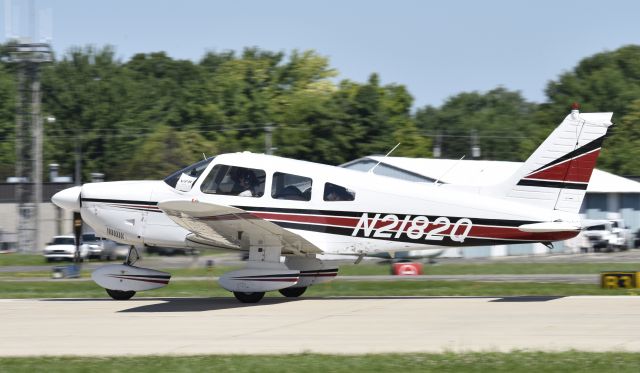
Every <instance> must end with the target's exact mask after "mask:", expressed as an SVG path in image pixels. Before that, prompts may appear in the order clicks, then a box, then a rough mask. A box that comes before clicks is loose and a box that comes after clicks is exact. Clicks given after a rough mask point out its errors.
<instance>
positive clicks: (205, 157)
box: [202, 153, 207, 161]
mask: <svg viewBox="0 0 640 373" xmlns="http://www.w3.org/2000/svg"><path fill="white" fill-rule="evenodd" d="M202 158H204V160H205V161H206V160H207V155H206V154H204V153H202Z"/></svg>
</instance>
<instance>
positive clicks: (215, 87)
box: [0, 45, 640, 180]
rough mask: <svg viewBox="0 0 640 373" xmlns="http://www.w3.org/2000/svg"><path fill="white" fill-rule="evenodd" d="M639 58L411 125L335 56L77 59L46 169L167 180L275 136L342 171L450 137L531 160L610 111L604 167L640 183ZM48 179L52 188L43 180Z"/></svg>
mask: <svg viewBox="0 0 640 373" xmlns="http://www.w3.org/2000/svg"><path fill="white" fill-rule="evenodd" d="M5 54H6V48H5V46H4V45H0V55H5ZM638 61H640V46H633V45H632V46H627V47H623V48H620V49H618V50H615V51H612V52H603V53H599V54H596V55H594V56H591V57H588V58H585V59H584V60H582V61H581V62H580V63H579V64H578V65H577V66H576V67H575V69H573V70H571V71H569V72H566V73H563V74H562V75H560V76H559V77H558V79H557V80H555V81H551V82H550V83H549V85H548V87H547V90H546V92H547V95H548V98H549V99H548V102H545V103H543V104H540V105H537V104H534V103H530V102H527V101H526V100H525V99H524V98H523V97H522V95H521V94H520V93H519V92H517V91H509V90H507V89H505V88H502V87H497V88H495V89H493V90H490V91H488V92H483V93H479V92H463V93H460V94H458V95H455V96H453V97H451V98H449V99H448V100H447V101H446V102H445V103H444V104H443V105H442V106H441V107H432V106H426V107H423V108H419V109H418V110H417V111H416V112H415V113H412V112H411V110H412V103H413V98H412V97H411V94H410V93H409V92H408V90H407V88H406V87H404V86H402V85H397V84H383V83H382V82H381V78H380V77H379V76H378V75H377V74H375V73H373V74H371V75H370V77H369V79H368V80H367V81H366V82H364V83H358V82H353V81H349V80H343V81H340V82H336V81H335V80H333V79H334V78H335V77H336V76H337V72H336V70H335V69H333V68H331V66H330V64H329V60H328V58H327V57H324V56H321V55H319V54H317V53H316V52H314V51H311V50H307V51H297V50H294V51H292V52H290V53H288V54H285V53H283V52H270V51H264V50H260V49H258V48H247V49H245V50H244V51H242V52H241V53H235V52H231V51H224V52H215V51H209V52H207V53H206V54H205V55H204V56H203V58H202V59H201V60H200V61H198V62H192V61H187V60H176V59H173V58H171V57H170V56H168V55H167V54H166V53H164V52H155V53H141V54H137V55H135V56H133V57H132V58H131V59H129V60H128V61H124V62H123V61H120V60H118V59H117V58H116V57H115V51H114V50H113V48H111V47H109V46H107V47H103V48H95V47H85V48H74V49H71V50H69V51H68V52H67V53H65V54H64V55H62V56H61V57H60V58H58V59H56V60H55V61H54V62H53V63H51V64H49V65H48V66H46V67H43V73H42V88H43V114H44V116H49V115H52V116H55V117H56V121H55V123H45V144H44V147H45V151H44V154H45V162H46V163H50V162H55V163H59V164H60V165H61V170H60V173H61V174H62V175H73V173H74V166H75V160H74V154H75V153H76V151H80V152H81V153H82V170H83V176H82V177H83V180H87V179H88V176H89V173H91V172H104V173H105V174H106V178H107V179H108V180H117V179H129V178H158V177H161V176H164V175H166V174H167V173H169V172H171V171H174V170H175V169H176V168H177V167H180V166H182V165H184V164H186V163H188V162H191V161H193V160H197V159H200V157H201V156H202V153H205V154H206V155H208V156H209V155H214V154H215V153H217V152H233V151H242V150H249V151H255V152H262V151H264V148H265V133H266V128H268V127H271V128H272V129H273V143H272V146H273V147H274V148H275V149H276V150H275V153H276V154H278V155H282V156H288V157H293V158H298V159H304V160H309V161H315V162H321V163H328V164H340V163H344V162H347V161H350V160H353V159H356V158H359V157H362V156H366V155H370V154H385V153H387V152H388V151H389V150H390V149H392V148H393V147H394V146H395V145H396V144H397V143H401V145H400V147H399V148H398V149H397V150H396V151H395V152H394V153H393V155H395V156H409V157H429V156H431V152H432V148H433V145H434V143H436V142H437V141H438V140H437V135H440V137H441V143H442V157H444V158H459V157H461V156H462V155H466V156H467V158H470V157H471V154H470V149H471V145H472V144H471V141H472V140H471V139H472V136H471V135H472V134H473V133H475V135H476V136H477V139H478V144H479V145H480V147H481V150H482V154H481V158H483V159H495V160H524V159H526V158H527V157H528V156H529V154H530V153H531V152H532V151H533V150H534V149H535V148H536V147H537V146H538V145H539V144H540V143H541V141H542V140H543V139H544V137H546V136H547V135H548V134H549V132H550V130H551V129H552V128H553V127H554V126H555V125H557V124H558V123H559V121H560V120H561V119H562V118H563V117H564V116H565V115H566V114H567V113H568V111H569V105H570V103H571V102H573V101H578V102H580V103H581V104H582V108H583V109H582V110H583V111H614V112H615V119H616V122H618V126H617V128H616V130H615V131H614V134H613V135H612V136H611V138H610V139H609V140H608V142H607V143H605V148H604V150H603V157H602V161H601V162H600V166H601V167H603V168H605V169H607V170H610V171H613V172H617V173H623V174H639V173H640V161H639V160H638V159H639V157H638V156H637V155H638V152H639V150H638V149H640V147H639V146H638V145H640V144H639V142H640V134H639V133H638V131H639V130H638V129H637V127H638V125H639V124H638V123H639V122H640V103H639V102H638V100H640V62H638ZM15 92H16V82H15V67H14V66H13V65H11V64H8V63H6V62H0V178H2V179H4V178H5V177H6V176H10V175H13V173H14V167H15V151H14V131H15ZM45 180H46V178H45Z"/></svg>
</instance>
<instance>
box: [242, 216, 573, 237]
mask: <svg viewBox="0 0 640 373" xmlns="http://www.w3.org/2000/svg"><path fill="white" fill-rule="evenodd" d="M252 214H253V215H255V216H257V217H259V218H262V219H266V220H276V221H283V222H290V223H304V224H318V225H333V226H340V227H345V228H353V229H355V227H356V226H357V224H358V222H359V221H360V218H356V217H335V216H322V215H297V214H282V213H272V212H252ZM375 215H376V214H369V216H370V218H369V224H373V221H374V220H375V219H374V218H373V217H375ZM371 216H373V217H371ZM384 216H387V215H386V214H380V217H379V218H378V220H377V221H376V223H375V225H374V227H375V229H378V228H382V227H385V226H387V225H388V224H390V223H391V222H390V221H388V220H386V221H383V220H382V218H383V217H384ZM415 216H420V215H415ZM415 216H413V217H411V218H410V219H409V223H408V224H406V225H405V227H404V229H403V233H402V234H406V233H407V232H408V231H410V230H411V229H412V226H411V220H412V219H413V218H414V217H415ZM472 221H473V219H472ZM454 223H455V222H452V223H451V224H450V225H449V228H447V229H445V230H443V231H441V232H440V233H439V235H449V234H451V230H452V229H453V226H454ZM400 226H402V220H399V221H398V224H396V227H400ZM443 226H445V224H435V223H433V222H430V223H429V225H428V226H427V228H426V229H425V230H424V234H427V233H428V232H429V231H431V230H433V229H436V228H439V227H443ZM463 229H465V228H464V226H463V227H461V228H458V231H457V232H454V233H457V234H459V233H460V232H461V231H462V230H463ZM397 232H398V230H397V229H390V230H389V233H393V234H394V235H395V233H397ZM576 235H577V232H574V231H568V232H550V233H544V232H543V233H532V232H523V231H521V230H519V229H518V227H501V226H486V225H473V226H472V227H471V231H470V232H469V236H471V237H476V238H482V239H492V238H495V239H501V240H509V239H512V240H524V241H536V242H537V241H560V240H566V239H568V238H571V237H575V236H576Z"/></svg>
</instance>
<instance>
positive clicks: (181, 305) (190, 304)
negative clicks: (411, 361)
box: [44, 296, 563, 313]
mask: <svg viewBox="0 0 640 373" xmlns="http://www.w3.org/2000/svg"><path fill="white" fill-rule="evenodd" d="M559 298H563V297H562V296H509V297H489V296H477V297H465V296H443V297H437V296H406V297H405V296H362V297H358V296H353V297H349V296H347V297H331V296H327V297H301V298H277V297H266V298H264V299H262V300H261V301H260V302H258V303H240V302H239V301H238V300H236V299H235V298H233V297H211V298H137V299H136V298H134V299H130V300H127V301H114V300H112V299H105V298H102V299H90V298H66V299H44V301H58V302H60V301H63V302H64V301H68V302H88V301H91V302H120V303H121V304H122V305H123V306H124V305H126V306H131V308H126V309H122V310H120V311H117V312H118V313H146V312H149V313H164V312H204V311H218V310H224V309H235V308H245V307H268V306H272V305H277V304H283V303H289V302H300V301H304V300H339V301H340V300H379V299H436V300H439V299H490V300H489V302H547V301H551V300H554V299H559ZM148 301H161V302H159V303H154V304H143V305H136V303H141V302H145V303H146V302H148Z"/></svg>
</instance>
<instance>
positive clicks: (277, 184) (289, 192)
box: [271, 172, 313, 201]
mask: <svg viewBox="0 0 640 373" xmlns="http://www.w3.org/2000/svg"><path fill="white" fill-rule="evenodd" d="M312 183H313V182H312V180H311V179H310V178H308V177H304V176H298V175H292V174H285V173H282V172H276V173H274V174H273V182H272V184H271V197H273V198H274V199H288V200H293V201H310V200H311V185H312Z"/></svg>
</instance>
